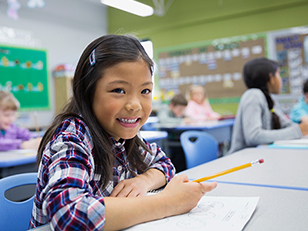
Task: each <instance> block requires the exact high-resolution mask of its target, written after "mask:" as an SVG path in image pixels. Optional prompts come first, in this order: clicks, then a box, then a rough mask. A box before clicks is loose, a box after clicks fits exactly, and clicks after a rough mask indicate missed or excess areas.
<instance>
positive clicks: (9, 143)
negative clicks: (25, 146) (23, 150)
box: [0, 137, 23, 151]
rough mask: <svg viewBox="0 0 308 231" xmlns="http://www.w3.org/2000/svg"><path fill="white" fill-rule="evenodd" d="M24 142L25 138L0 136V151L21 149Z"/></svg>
mask: <svg viewBox="0 0 308 231" xmlns="http://www.w3.org/2000/svg"><path fill="white" fill-rule="evenodd" d="M22 142H23V140H21V139H12V138H6V137H1V138H0V151H8V150H14V149H19V148H20V145H21V143H22Z"/></svg>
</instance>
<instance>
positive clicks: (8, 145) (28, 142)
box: [0, 91, 41, 151]
mask: <svg viewBox="0 0 308 231" xmlns="http://www.w3.org/2000/svg"><path fill="white" fill-rule="evenodd" d="M19 107H20V104H19V102H18V100H17V99H16V98H15V97H14V96H13V94H12V93H10V92H8V91H0V132H1V133H0V151H8V150H14V149H37V148H38V145H39V142H40V141H41V138H33V139H32V135H31V132H30V131H29V130H28V129H26V128H20V127H18V126H16V125H15V124H14V121H15V119H16V113H17V110H18V109H19Z"/></svg>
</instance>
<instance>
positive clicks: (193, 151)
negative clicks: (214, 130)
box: [180, 131, 218, 169]
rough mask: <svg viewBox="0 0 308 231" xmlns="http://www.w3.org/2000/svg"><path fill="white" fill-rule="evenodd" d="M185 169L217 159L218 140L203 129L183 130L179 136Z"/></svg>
mask: <svg viewBox="0 0 308 231" xmlns="http://www.w3.org/2000/svg"><path fill="white" fill-rule="evenodd" d="M180 140H181V145H182V148H183V150H184V154H185V158H186V167H187V169H189V168H192V167H195V166H197V165H200V164H203V163H206V162H208V161H211V160H214V159H217V156H218V142H217V140H216V139H215V138H214V137H213V136H212V135H210V134H208V133H206V132H203V131H185V132H183V133H182V134H181V136H180Z"/></svg>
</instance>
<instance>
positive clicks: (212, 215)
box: [124, 196, 259, 231]
mask: <svg viewBox="0 0 308 231" xmlns="http://www.w3.org/2000/svg"><path fill="white" fill-rule="evenodd" d="M258 201H259V197H211V196H204V197H202V198H201V200H200V201H199V203H198V205H197V206H196V207H195V208H194V209H192V210H191V211H190V212H189V213H186V214H182V215H178V216H173V217H167V218H164V219H160V220H156V221H151V222H146V223H142V224H139V225H136V226H133V227H130V228H127V229H124V230H125V231H145V230H146V231H152V230H153V231H154V230H155V231H170V230H177V231H178V230H194V231H204V230H211V231H216V230H217V231H221V230H228V231H239V230H242V229H243V228H244V226H245V225H246V223H247V222H248V221H249V219H250V218H251V216H252V214H253V212H254V210H255V208H256V206H257V204H258Z"/></svg>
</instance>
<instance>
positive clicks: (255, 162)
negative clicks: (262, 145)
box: [193, 159, 264, 182]
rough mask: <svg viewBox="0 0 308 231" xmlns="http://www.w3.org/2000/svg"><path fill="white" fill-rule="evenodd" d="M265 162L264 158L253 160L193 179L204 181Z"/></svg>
mask: <svg viewBox="0 0 308 231" xmlns="http://www.w3.org/2000/svg"><path fill="white" fill-rule="evenodd" d="M263 162H264V160H263V159H259V160H255V161H252V162H250V163H247V164H243V165H240V166H237V167H234V168H230V169H228V170H225V171H222V172H218V173H216V174H213V175H210V176H206V177H202V178H200V179H197V180H193V182H202V181H206V180H210V179H213V178H215V177H218V176H222V175H225V174H228V173H231V172H235V171H238V170H241V169H244V168H248V167H252V166H254V165H256V164H262V163H263Z"/></svg>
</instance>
